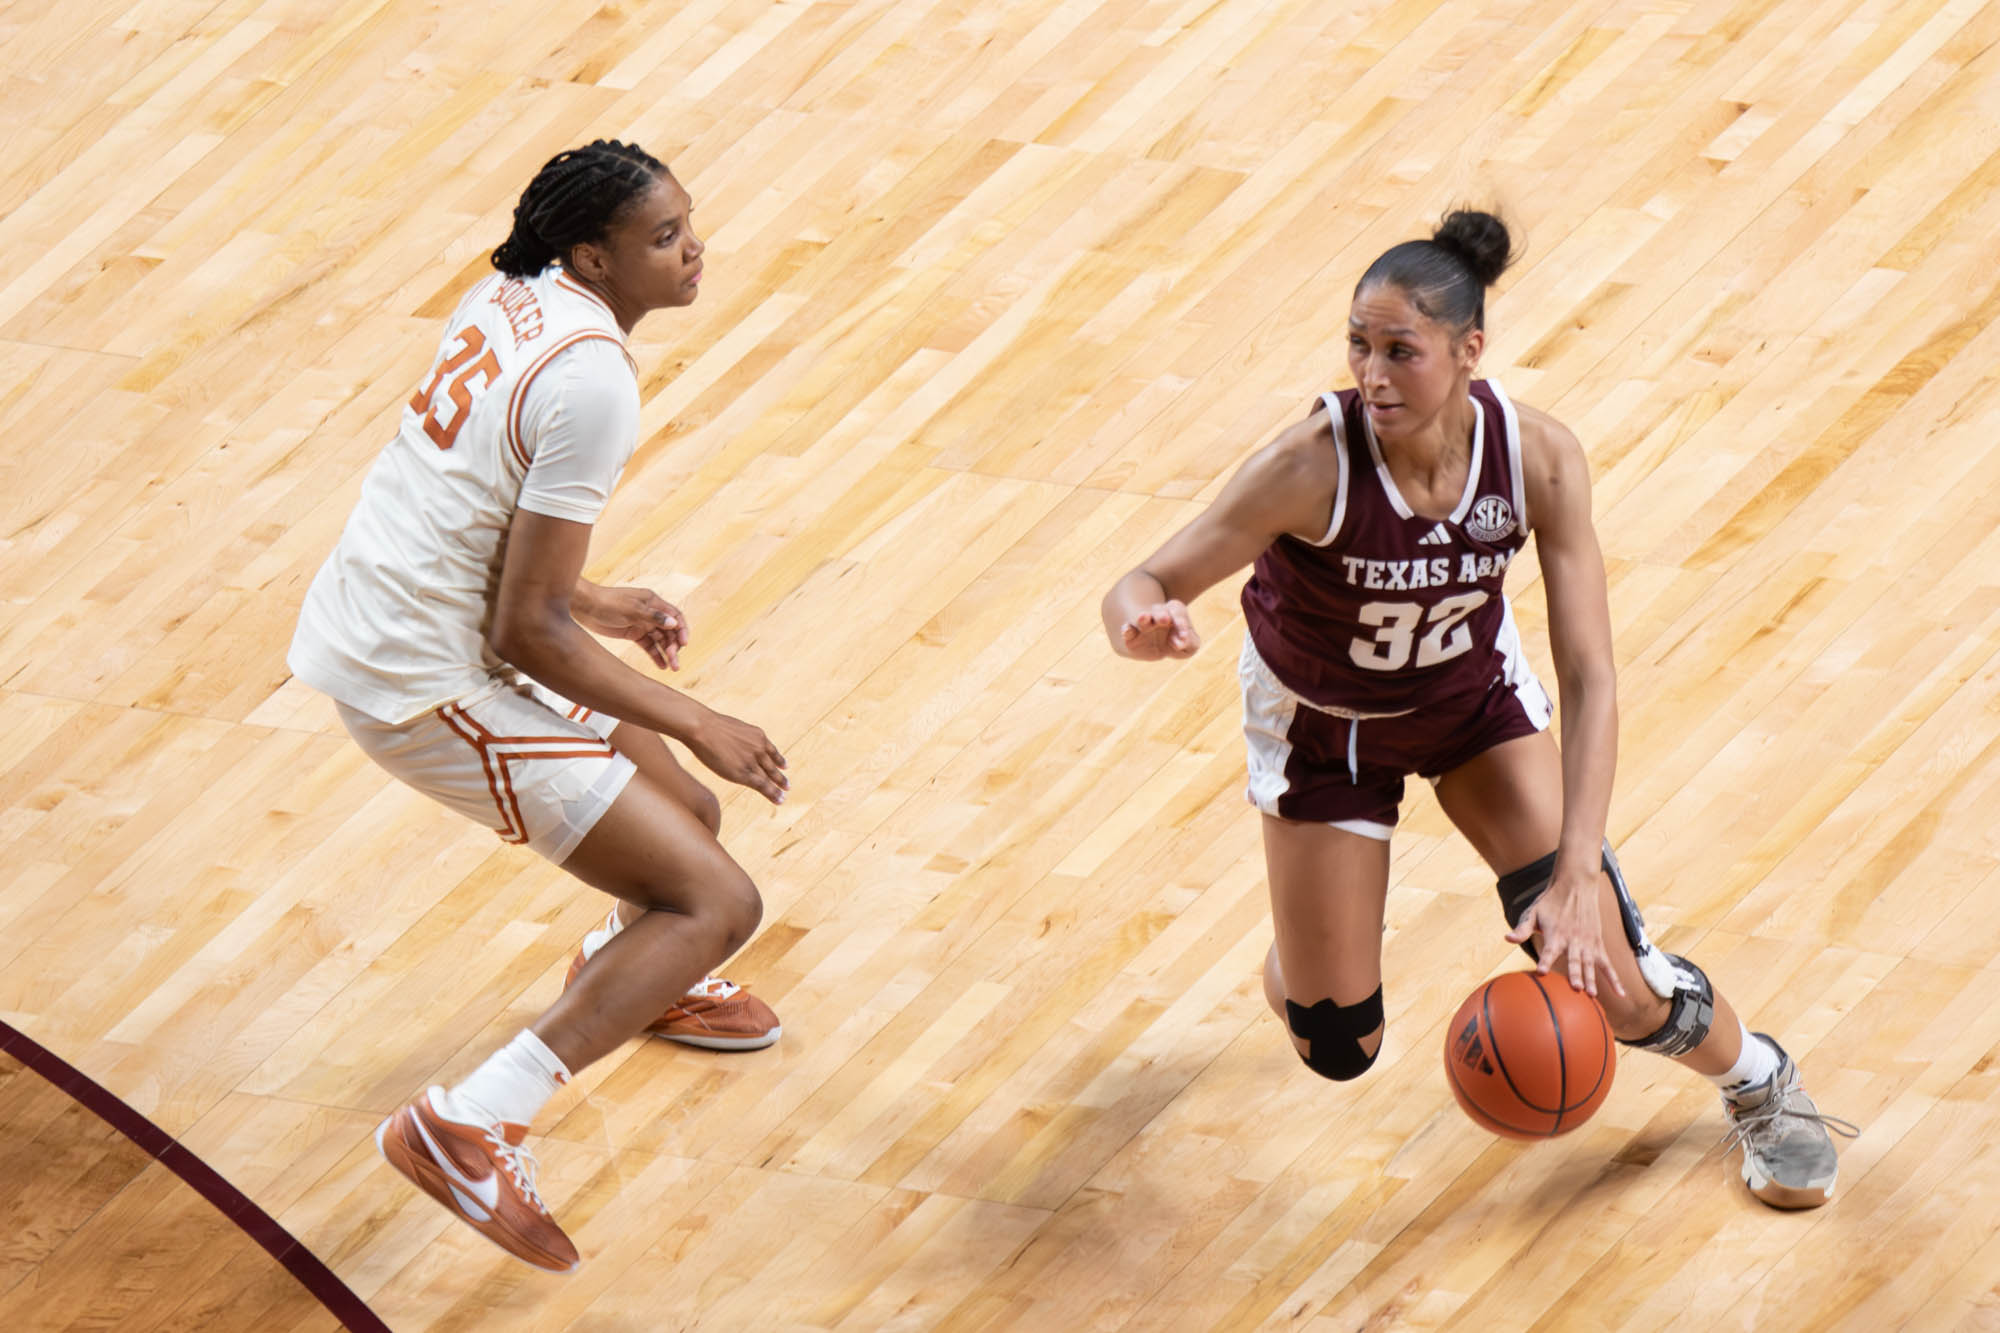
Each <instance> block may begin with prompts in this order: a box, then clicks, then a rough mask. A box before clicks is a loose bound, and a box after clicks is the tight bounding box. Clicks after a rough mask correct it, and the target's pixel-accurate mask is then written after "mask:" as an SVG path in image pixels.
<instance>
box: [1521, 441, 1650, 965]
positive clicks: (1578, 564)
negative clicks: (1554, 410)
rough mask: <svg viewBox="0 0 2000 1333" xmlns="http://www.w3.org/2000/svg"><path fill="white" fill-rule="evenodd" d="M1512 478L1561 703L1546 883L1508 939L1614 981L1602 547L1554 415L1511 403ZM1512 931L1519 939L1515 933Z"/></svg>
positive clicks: (1612, 757) (1583, 482) (1612, 760)
mask: <svg viewBox="0 0 2000 1333" xmlns="http://www.w3.org/2000/svg"><path fill="white" fill-rule="evenodd" d="M1521 439H1522V460H1521V462H1522V468H1521V471H1522V481H1523V483H1524V484H1525V486H1526V489H1527V497H1526V498H1527V505H1528V517H1529V520H1530V522H1532V523H1533V525H1534V532H1535V548H1536V553H1537V556H1538V558H1539V559H1540V562H1541V567H1542V586H1543V591H1544V593H1545V595H1546V596H1547V598H1548V608H1549V649H1550V652H1551V653H1552V655H1553V656H1554V658H1555V667H1556V685H1557V692H1558V695H1559V697H1560V699H1561V704H1562V708H1561V712H1562V785H1563V793H1562V795H1563V823H1562V837H1561V841H1560V842H1559V843H1558V844H1557V847H1556V869H1555V875H1554V878H1553V879H1552V880H1551V882H1550V885H1549V888H1548V891H1547V892H1545V893H1544V894H1543V895H1542V897H1541V898H1540V899H1538V900H1537V902H1536V904H1535V906H1534V907H1533V908H1531V909H1530V915H1529V916H1525V917H1523V918H1522V920H1521V922H1520V924H1519V926H1517V927H1516V929H1515V931H1514V933H1513V934H1510V935H1509V936H1508V938H1509V939H1513V940H1515V942H1516V943H1519V942H1520V940H1521V939H1525V938H1527V936H1528V935H1529V934H1531V933H1536V932H1539V933H1540V935H1541V936H1542V945H1541V947H1540V952H1541V957H1542V970H1543V971H1547V970H1549V968H1550V966H1551V965H1558V966H1562V967H1564V970H1566V972H1567V973H1568V976H1569V978H1570V984H1571V985H1573V986H1575V987H1576V988H1577V989H1579V990H1584V991H1588V992H1589V993H1590V994H1593V995H1595V994H1596V993H1597V987H1598V984H1599V982H1600V981H1605V982H1608V984H1609V985H1610V986H1611V987H1612V988H1613V989H1614V990H1622V987H1621V986H1620V985H1619V982H1618V974H1617V972H1616V971H1615V970H1614V969H1613V968H1612V967H1611V965H1610V959H1609V957H1608V956H1607V955H1606V954H1605V952H1604V945H1603V937H1602V935H1601V933H1600V930H1599V923H1598V919H1597V915H1598V914H1597V902H1598V892H1597V883H1598V872H1599V865H1600V863H1601V859H1602V852H1601V849H1602V847H1603V845H1604V830H1605V825H1606V823H1607V822H1608V820H1609V818H1610V811H1611V781H1612V775H1613V773H1614V771H1615V770H1616V768H1617V765H1618V702H1617V669H1616V666H1615V665H1614V662H1613V658H1612V648H1611V605H1610V596H1609V593H1608V590H1607V587H1606V583H1605V577H1604V555H1603V552H1602V550H1601V549H1600V548H1599V546H1598V543H1597V530H1596V529H1595V528H1594V527H1593V526H1592V524H1591V517H1590V465H1589V462H1588V460H1587V459H1586V458H1585V457H1584V452H1583V446H1582V445H1580V444H1578V443H1577V439H1576V436H1574V435H1573V434H1571V433H1570V431H1569V429H1568V428H1567V427H1565V426H1564V425H1563V424H1562V423H1561V422H1559V421H1556V420H1555V419H1554V418H1552V417H1549V416H1547V415H1546V414H1544V413H1541V412H1537V411H1535V410H1534V409H1532V408H1529V407H1526V406H1523V407H1522V409H1521ZM1517 937H1519V938H1517Z"/></svg>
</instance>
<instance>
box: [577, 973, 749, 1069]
mask: <svg viewBox="0 0 2000 1333" xmlns="http://www.w3.org/2000/svg"><path fill="white" fill-rule="evenodd" d="M587 961H588V960H587V959H586V958H585V957H584V954H583V950H581V949H578V950H577V951H576V958H575V959H574V960H572V961H571V963H570V965H569V975H568V976H566V977H564V978H563V989H564V990H568V989H569V988H570V984H571V983H572V982H574V981H575V980H576V974H577V973H579V972H581V971H583V965H584V963H585V962H587ZM646 1031H648V1032H650V1033H651V1034H652V1035H654V1036H655V1037H665V1038H666V1039H667V1040H668V1041H677V1042H680V1043H682V1044H683V1045H686V1046H700V1047H702V1048H703V1049H704V1050H710V1051H761V1050H763V1049H764V1048H765V1047H766V1046H769V1045H770V1044H771V1043H772V1042H774V1041H776V1040H777V1039H778V1038H779V1037H780V1036H782V1035H784V1031H785V1029H784V1028H783V1027H781V1026H780V1025H779V1023H778V1015H777V1014H776V1013H774V1012H772V1010H771V1006H770V1005H768V1004H765V1003H764V1002H763V1001H762V1000H760V999H758V998H757V997H756V996H754V995H752V994H751V993H750V992H749V991H747V990H744V989H743V988H742V987H741V986H739V985H737V984H736V983H735V982H733V981H724V980H723V979H722V978H721V977H703V978H702V979H701V981H700V983H699V984H697V985H696V986H695V987H694V989H692V990H690V991H689V992H688V993H687V994H686V995H683V996H681V998H680V1003H678V1004H676V1005H674V1006H673V1007H672V1008H670V1009H668V1010H667V1012H665V1013H664V1014H661V1015H660V1016H659V1017H658V1018H656V1019H654V1020H653V1021H652V1022H651V1023H648V1024H647V1025H646Z"/></svg>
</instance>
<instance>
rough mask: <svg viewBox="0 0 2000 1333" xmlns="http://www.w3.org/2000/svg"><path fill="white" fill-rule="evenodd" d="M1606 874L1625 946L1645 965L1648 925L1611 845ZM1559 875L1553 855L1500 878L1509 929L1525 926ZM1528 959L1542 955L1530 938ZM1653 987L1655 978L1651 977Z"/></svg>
mask: <svg viewBox="0 0 2000 1333" xmlns="http://www.w3.org/2000/svg"><path fill="white" fill-rule="evenodd" d="M1604 873H1605V874H1607V875H1609V876H1611V887H1612V889H1613V890H1614V891H1615V892H1616V893H1617V896H1618V916H1619V924H1620V925H1622V926H1624V928H1625V942H1626V943H1627V944H1629V945H1631V946H1632V952H1633V953H1635V954H1638V955H1639V958H1640V962H1641V963H1642V964H1643V963H1644V961H1645V955H1646V951H1647V950H1648V949H1650V948H1651V947H1652V946H1651V945H1650V944H1648V943H1647V941H1646V923H1645V921H1644V920H1643V919H1642V918H1641V917H1640V915H1639V907H1638V904H1636V903H1634V902H1633V901H1632V893H1631V890H1629V889H1627V888H1626V887H1625V874H1624V872H1623V871H1621V870H1620V869H1619V868H1618V858H1617V857H1616V856H1614V855H1613V854H1612V852H1611V844H1610V843H1606V844H1604ZM1555 875H1556V854H1555V853H1554V852H1550V853H1549V854H1548V855H1547V856H1544V857H1543V858H1542V859H1541V860H1539V861H1534V862H1531V863H1529V864H1528V865H1524V866H1522V867H1521V868H1520V869H1519V870H1511V871H1509V872H1508V873H1506V874H1504V875H1502V876H1501V877H1500V882H1499V883H1498V884H1496V885H1494V888H1496V889H1498V890H1499V892H1500V910H1501V911H1503V912H1505V913H1506V914H1507V925H1508V927H1509V928H1510V929H1511V928H1512V927H1514V926H1518V925H1520V924H1521V918H1522V917H1524V916H1526V915H1527V914H1528V908H1530V907H1531V906H1533V905H1534V901H1535V899H1537V898H1539V897H1541V896H1542V890H1544V889H1546V888H1548V887H1549V881H1550V880H1552V879H1554V878H1555ZM1521 949H1522V951H1523V952H1524V953H1526V954H1527V955H1528V957H1530V958H1532V959H1534V960H1535V961H1536V962H1540V961H1541V955H1540V954H1538V953H1537V952H1536V951H1535V941H1534V940H1533V939H1532V938H1530V939H1528V940H1527V941H1525V942H1524V943H1523V944H1522V945H1521ZM1647 981H1648V982H1649V983H1650V982H1651V981H1652V977H1651V976H1650V975H1649V976H1648V977H1647Z"/></svg>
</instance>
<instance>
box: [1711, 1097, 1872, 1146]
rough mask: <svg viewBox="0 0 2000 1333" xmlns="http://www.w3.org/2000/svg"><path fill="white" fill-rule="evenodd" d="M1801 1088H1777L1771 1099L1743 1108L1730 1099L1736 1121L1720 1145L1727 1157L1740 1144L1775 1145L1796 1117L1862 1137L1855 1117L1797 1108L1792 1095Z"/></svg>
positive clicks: (1734, 1120)
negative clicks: (1785, 1125)
mask: <svg viewBox="0 0 2000 1333" xmlns="http://www.w3.org/2000/svg"><path fill="white" fill-rule="evenodd" d="M1797 1091H1799V1088H1798V1085H1797V1084H1794V1085H1793V1086H1791V1087H1789V1088H1785V1089H1783V1090H1780V1089H1777V1088H1773V1089H1772V1090H1771V1095H1770V1097H1769V1099H1768V1100H1766V1101H1765V1103H1764V1104H1763V1105H1762V1106H1753V1107H1749V1108H1741V1107H1738V1106H1737V1105H1736V1104H1735V1103H1733V1102H1730V1103H1729V1118H1730V1120H1731V1121H1732V1122H1733V1123H1732V1124H1731V1125H1730V1127H1729V1132H1728V1133H1727V1134H1724V1135H1723V1136H1722V1140H1721V1143H1720V1145H1719V1146H1720V1147H1721V1149H1722V1152H1723V1155H1724V1156H1727V1155H1728V1154H1729V1153H1730V1152H1731V1151H1733V1150H1734V1149H1735V1147H1736V1145H1737V1144H1739V1143H1740V1144H1743V1145H1744V1147H1745V1150H1746V1151H1747V1150H1748V1149H1750V1148H1768V1147H1770V1146H1772V1145H1773V1144H1775V1143H1776V1142H1777V1141H1778V1139H1779V1138H1780V1137H1782V1135H1783V1132H1784V1123H1785V1121H1787V1120H1796V1121H1799V1122H1800V1123H1802V1124H1803V1123H1813V1124H1817V1125H1819V1126H1820V1127H1821V1128H1822V1129H1826V1130H1831V1131H1832V1132H1833V1133H1835V1134H1838V1135H1840V1136H1841V1137H1842V1138H1848V1139H1854V1138H1859V1137H1861V1127H1860V1126H1859V1125H1856V1124H1855V1123H1854V1122H1853V1121H1851V1120H1842V1119H1841V1118H1840V1117H1839V1116H1837V1115H1825V1114H1823V1113H1821V1112H1820V1111H1819V1110H1818V1109H1817V1108H1815V1109H1813V1110H1810V1111H1801V1110H1799V1109H1797V1108H1795V1107H1794V1106H1793V1105H1792V1094H1793V1093H1794V1092H1797ZM1725 1100H1727V1099H1725Z"/></svg>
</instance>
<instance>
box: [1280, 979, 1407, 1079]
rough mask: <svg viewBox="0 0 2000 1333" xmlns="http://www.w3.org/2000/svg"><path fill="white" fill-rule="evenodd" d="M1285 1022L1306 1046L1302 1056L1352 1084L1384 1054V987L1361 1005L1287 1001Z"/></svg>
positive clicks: (1324, 1074) (1323, 1071) (1309, 1064)
mask: <svg viewBox="0 0 2000 1333" xmlns="http://www.w3.org/2000/svg"><path fill="white" fill-rule="evenodd" d="M1285 1022H1286V1026H1288V1027H1290V1028H1291V1030H1292V1035H1293V1036H1294V1037H1296V1038H1297V1039H1298V1041H1296V1042H1294V1043H1293V1045H1294V1048H1297V1047H1298V1045H1299V1043H1300V1042H1303V1043H1304V1048H1303V1049H1301V1050H1299V1059H1301V1060H1303V1061H1305V1065H1306V1068H1308V1069H1310V1070H1312V1071H1313V1073H1315V1074H1318V1075H1319V1076H1320V1077H1321V1078H1328V1079H1332V1080H1333V1081H1334V1082H1336V1083H1348V1082H1351V1081H1353V1080H1354V1079H1357V1078H1360V1077H1361V1076H1362V1075H1363V1074H1365V1073H1367V1072H1368V1071H1369V1069H1370V1068H1372V1067H1373V1066H1374V1064H1375V1057H1376V1056H1378V1055H1380V1054H1381V1053H1382V1038H1383V1036H1384V1034H1385V1032H1386V1030H1387V1024H1386V1022H1385V1021H1384V1018H1383V1014H1382V988H1381V987H1380V986H1377V987H1376V988H1375V993H1374V994H1372V995H1370V996H1369V997H1368V998H1367V999H1365V1000H1362V1001H1361V1002H1360V1003H1358V1004H1335V1003H1334V1002H1333V1001H1332V1000H1331V999H1325V1000H1321V1001H1319V1002H1318V1003H1317V1004H1313V1005H1302V1004H1298V1003H1295V1002H1294V1001H1291V1000H1286V1001H1285Z"/></svg>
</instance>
